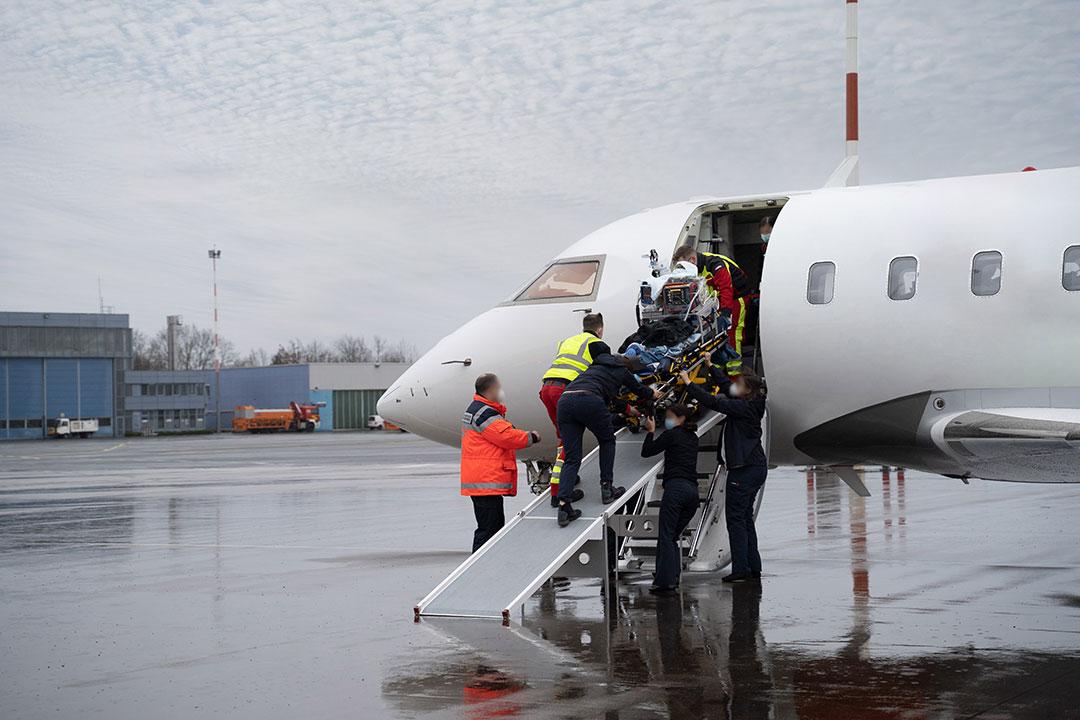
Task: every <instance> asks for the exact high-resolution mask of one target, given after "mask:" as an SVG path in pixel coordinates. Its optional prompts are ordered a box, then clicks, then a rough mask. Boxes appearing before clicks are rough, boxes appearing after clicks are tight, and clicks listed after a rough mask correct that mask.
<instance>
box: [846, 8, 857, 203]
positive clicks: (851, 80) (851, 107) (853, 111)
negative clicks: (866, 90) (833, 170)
mask: <svg viewBox="0 0 1080 720" xmlns="http://www.w3.org/2000/svg"><path fill="white" fill-rule="evenodd" d="M846 2H847V85H846V116H847V135H846V141H847V142H846V148H845V156H846V157H849V158H850V157H857V156H858V155H859V0H846ZM858 184H859V168H858V165H856V166H855V168H854V169H852V171H851V175H850V176H849V177H848V185H858Z"/></svg>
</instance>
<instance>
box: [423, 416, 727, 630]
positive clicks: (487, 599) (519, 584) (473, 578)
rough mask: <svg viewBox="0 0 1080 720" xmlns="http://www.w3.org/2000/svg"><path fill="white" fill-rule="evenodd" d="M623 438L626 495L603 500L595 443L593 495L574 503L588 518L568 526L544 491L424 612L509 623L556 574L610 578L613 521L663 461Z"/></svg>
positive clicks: (589, 477) (588, 475) (590, 459)
mask: <svg viewBox="0 0 1080 720" xmlns="http://www.w3.org/2000/svg"><path fill="white" fill-rule="evenodd" d="M722 417H723V416H722V415H720V414H718V413H713V412H710V413H708V414H707V415H706V416H705V417H703V418H702V419H701V420H700V421H699V422H698V435H699V436H702V435H705V434H707V433H708V432H709V430H711V429H712V428H713V427H715V426H716V424H717V423H718V422H719V421H720V420H721V419H722ZM615 440H616V450H615V482H616V484H619V485H623V486H625V487H626V494H624V495H623V496H622V497H621V498H619V499H618V500H616V501H615V502H614V503H612V504H610V505H603V504H601V502H600V482H599V467H598V464H599V460H600V454H599V451H598V450H597V449H594V450H593V451H592V452H591V453H589V454H588V455H586V456H585V458H584V459H583V460H582V463H581V473H580V479H579V483H578V487H579V488H581V489H582V490H583V491H584V492H585V499H584V500H582V501H580V502H578V503H575V504H574V507H575V509H578V510H581V517H580V518H578V519H577V520H575V521H574V522H572V523H571V524H570V525H569V526H568V527H565V528H560V527H559V526H558V525H557V524H556V522H555V519H556V515H557V510H556V509H555V508H553V507H551V503H550V501H549V497H548V495H547V494H542V495H540V496H538V497H537V498H536V499H535V500H533V501H532V502H531V503H530V504H529V505H528V506H526V507H525V508H524V509H523V510H521V511H520V512H519V513H517V514H516V515H515V516H514V517H512V518H511V519H510V520H509V521H508V522H507V524H506V526H505V527H504V528H503V529H502V530H500V531H499V532H498V534H496V535H495V536H494V537H493V538H492V539H491V540H489V541H488V542H487V543H486V544H485V545H484V546H483V547H482V548H480V549H479V550H477V551H476V552H475V553H473V554H472V555H470V556H469V557H468V559H466V560H465V562H463V563H462V564H461V565H459V566H458V567H457V568H456V569H455V570H454V571H453V572H452V573H450V575H449V576H447V578H446V579H445V580H443V581H442V582H441V583H439V585H438V586H436V587H435V589H434V590H432V591H431V592H430V593H428V595H427V597H425V598H424V599H423V600H421V601H420V602H419V603H417V605H416V607H415V608H414V611H415V613H416V616H417V617H419V616H420V615H436V616H439V615H441V616H453V617H487V618H502V619H503V620H504V621H506V622H509V619H510V613H511V610H513V609H514V608H516V607H518V606H520V605H521V604H522V603H524V601H525V600H526V599H527V598H528V597H529V596H531V595H532V594H533V593H534V592H536V590H537V589H538V588H539V587H540V586H541V585H543V584H544V583H545V582H546V581H547V580H548V579H549V578H550V577H552V576H553V575H566V576H582V575H586V576H594V577H606V575H607V562H608V547H607V541H608V533H607V532H605V529H606V528H607V527H608V526H609V519H610V518H611V517H612V516H613V515H615V514H616V513H617V512H618V511H619V510H620V509H621V508H623V507H624V506H625V505H626V504H627V503H629V502H630V501H631V500H633V501H635V502H637V499H638V496H639V494H640V493H641V491H642V490H645V489H647V488H649V487H650V486H651V484H653V483H654V482H655V481H656V476H657V473H658V472H659V471H660V469H661V467H662V466H663V459H662V458H661V457H655V458H643V457H641V442H642V436H640V435H634V434H632V433H630V432H629V431H627V430H625V429H624V430H620V431H619V432H618V433H616V436H615ZM631 479H632V480H631ZM623 525H624V526H625V523H623ZM575 554H576V556H575Z"/></svg>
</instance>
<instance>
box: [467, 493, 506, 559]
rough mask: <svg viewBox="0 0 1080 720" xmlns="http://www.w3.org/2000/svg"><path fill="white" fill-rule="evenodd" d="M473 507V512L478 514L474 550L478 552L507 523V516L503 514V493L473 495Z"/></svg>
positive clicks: (473, 542) (473, 543)
mask: <svg viewBox="0 0 1080 720" xmlns="http://www.w3.org/2000/svg"><path fill="white" fill-rule="evenodd" d="M472 507H473V514H474V515H476V532H474V533H473V536H472V551H473V552H476V551H477V550H479V549H480V546H481V545H483V544H484V543H486V542H487V541H488V540H490V539H491V536H492V535H494V534H495V533H497V532H499V530H502V526H503V525H505V524H506V516H505V515H504V514H503V496H502V495H473V496H472Z"/></svg>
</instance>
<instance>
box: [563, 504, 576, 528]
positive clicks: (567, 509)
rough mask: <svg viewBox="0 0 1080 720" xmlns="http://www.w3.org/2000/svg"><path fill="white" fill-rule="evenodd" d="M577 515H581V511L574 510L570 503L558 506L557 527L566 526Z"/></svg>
mask: <svg viewBox="0 0 1080 720" xmlns="http://www.w3.org/2000/svg"><path fill="white" fill-rule="evenodd" d="M579 517H581V511H580V510H575V509H574V508H573V507H571V506H570V503H564V504H562V505H560V506H559V527H566V526H567V525H569V524H570V523H572V522H573V521H574V520H577V519H578V518H579Z"/></svg>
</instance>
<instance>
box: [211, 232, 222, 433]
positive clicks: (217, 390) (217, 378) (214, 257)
mask: <svg viewBox="0 0 1080 720" xmlns="http://www.w3.org/2000/svg"><path fill="white" fill-rule="evenodd" d="M209 255H210V268H211V269H210V273H211V277H212V280H213V286H214V405H215V414H216V415H217V421H216V422H215V423H214V425H215V430H216V432H221V345H220V343H219V341H218V305H217V261H218V258H220V257H221V251H220V250H218V249H217V248H213V249H212V250H210V252H209Z"/></svg>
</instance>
